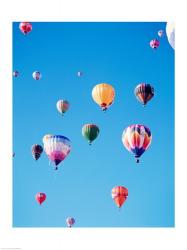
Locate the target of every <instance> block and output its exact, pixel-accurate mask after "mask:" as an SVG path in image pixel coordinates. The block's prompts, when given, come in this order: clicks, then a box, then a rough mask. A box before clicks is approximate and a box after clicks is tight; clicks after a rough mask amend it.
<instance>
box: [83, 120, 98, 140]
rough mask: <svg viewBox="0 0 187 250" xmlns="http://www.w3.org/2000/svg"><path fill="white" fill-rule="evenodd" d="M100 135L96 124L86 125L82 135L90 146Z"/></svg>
mask: <svg viewBox="0 0 187 250" xmlns="http://www.w3.org/2000/svg"><path fill="white" fill-rule="evenodd" d="M98 134H99V128H98V126H97V125H95V124H85V125H84V126H83V127H82V135H83V136H84V137H85V138H86V140H88V142H89V144H90V145H91V143H92V142H93V141H94V140H95V139H96V138H97V136H98Z"/></svg>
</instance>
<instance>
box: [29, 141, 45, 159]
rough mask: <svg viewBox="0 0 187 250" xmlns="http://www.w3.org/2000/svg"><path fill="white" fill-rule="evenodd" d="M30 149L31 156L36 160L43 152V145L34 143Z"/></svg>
mask: <svg viewBox="0 0 187 250" xmlns="http://www.w3.org/2000/svg"><path fill="white" fill-rule="evenodd" d="M31 151H32V156H33V158H34V159H35V160H36V161H37V160H38V159H39V158H40V156H41V154H42V152H43V147H42V146H41V145H38V144H34V145H33V146H32V148H31Z"/></svg>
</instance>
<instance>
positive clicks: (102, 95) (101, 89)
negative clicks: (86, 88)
mask: <svg viewBox="0 0 187 250" xmlns="http://www.w3.org/2000/svg"><path fill="white" fill-rule="evenodd" d="M92 97H93V100H94V101H95V102H96V103H97V104H98V105H99V106H100V107H101V108H102V110H104V111H105V110H107V109H108V107H109V106H110V105H111V104H112V103H113V101H114V97H115V90H114V88H113V87H112V86H111V85H110V84H107V83H100V84H97V85H96V86H95V87H94V88H93V90H92Z"/></svg>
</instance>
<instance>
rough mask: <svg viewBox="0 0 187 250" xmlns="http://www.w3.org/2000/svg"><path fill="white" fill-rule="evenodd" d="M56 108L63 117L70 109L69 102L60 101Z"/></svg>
mask: <svg viewBox="0 0 187 250" xmlns="http://www.w3.org/2000/svg"><path fill="white" fill-rule="evenodd" d="M56 107H57V109H58V111H59V112H60V113H61V114H62V115H63V114H64V113H65V112H66V111H67V110H68V109H69V102H68V101H67V100H59V101H58V102H57V104H56Z"/></svg>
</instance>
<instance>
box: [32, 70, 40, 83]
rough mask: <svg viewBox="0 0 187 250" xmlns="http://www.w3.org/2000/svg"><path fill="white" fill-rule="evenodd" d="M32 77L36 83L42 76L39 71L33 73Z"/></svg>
mask: <svg viewBox="0 0 187 250" xmlns="http://www.w3.org/2000/svg"><path fill="white" fill-rule="evenodd" d="M32 77H33V78H34V80H36V81H38V80H40V79H41V77H42V74H41V73H40V72H39V71H34V72H33V74H32Z"/></svg>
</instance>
